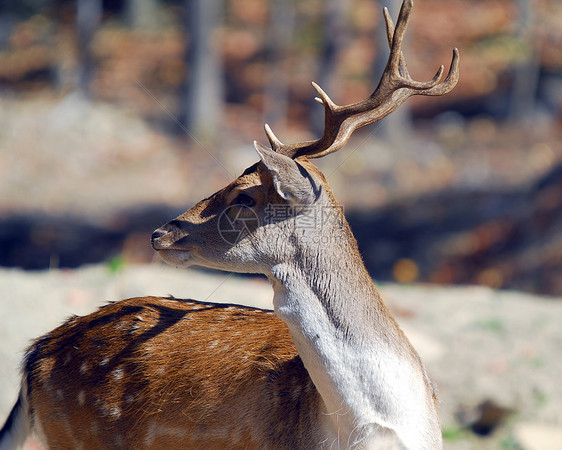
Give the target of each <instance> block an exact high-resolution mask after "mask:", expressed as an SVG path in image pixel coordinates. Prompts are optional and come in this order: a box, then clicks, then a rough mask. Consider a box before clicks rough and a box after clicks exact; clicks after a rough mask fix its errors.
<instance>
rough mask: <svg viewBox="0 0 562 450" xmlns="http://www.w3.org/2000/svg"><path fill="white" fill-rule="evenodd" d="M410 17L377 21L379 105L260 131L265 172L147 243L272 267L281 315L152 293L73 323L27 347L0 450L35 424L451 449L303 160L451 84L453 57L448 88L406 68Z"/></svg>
mask: <svg viewBox="0 0 562 450" xmlns="http://www.w3.org/2000/svg"><path fill="white" fill-rule="evenodd" d="M411 7H412V2H411V0H406V1H405V2H404V4H403V7H402V10H401V12H400V16H399V19H398V22H397V26H396V30H394V25H393V24H392V21H391V20H390V18H389V16H388V13H385V14H386V15H385V18H386V24H387V34H388V40H389V45H390V47H391V55H390V58H389V62H388V64H387V68H386V69H385V72H384V74H383V77H382V80H381V83H380V84H379V86H378V87H377V89H376V90H375V92H374V93H373V94H372V96H371V97H370V98H369V99H367V100H365V101H362V102H358V103H356V104H353V105H347V106H343V107H342V106H337V105H335V104H334V103H333V102H332V101H331V100H330V99H329V97H328V96H327V95H326V94H325V93H324V92H323V91H322V90H321V89H320V88H318V87H317V91H318V94H319V96H320V99H319V101H320V102H321V103H322V104H323V105H324V108H325V114H326V129H325V132H324V135H323V137H322V138H321V139H319V140H318V141H314V142H304V143H299V144H290V145H285V144H282V143H281V142H280V141H279V140H278V139H277V138H276V137H275V136H274V135H273V133H272V132H271V130H270V129H269V127H267V126H266V132H267V135H268V138H269V140H270V143H271V147H272V148H271V149H269V148H266V147H264V146H262V145H260V144H257V143H255V147H256V151H257V152H258V155H259V157H260V162H259V163H257V164H254V165H253V166H251V167H249V168H248V169H246V171H245V172H244V173H243V174H242V175H241V176H240V177H238V178H237V179H236V180H235V181H233V182H232V183H231V184H229V185H228V186H226V187H225V188H223V189H221V190H220V191H218V192H216V193H215V194H214V195H212V196H211V197H209V198H207V199H205V200H202V201H200V202H199V203H197V204H196V205H195V206H194V207H193V208H191V209H189V210H188V211H186V212H185V213H184V214H182V215H180V216H179V217H178V218H176V219H175V220H172V221H171V222H169V223H168V224H166V225H164V226H163V227H161V228H159V229H158V230H156V231H155V232H154V233H153V236H152V246H153V248H154V249H155V250H157V251H158V253H159V254H160V256H161V257H162V259H163V260H164V261H166V262H168V263H170V264H173V265H176V266H184V267H189V266H191V265H201V266H205V267H210V268H216V269H221V270H227V271H234V272H251V273H263V274H265V275H266V276H267V277H268V278H269V280H270V282H271V284H272V286H273V291H274V299H273V303H274V313H275V314H273V312H272V311H265V310H259V309H254V308H247V307H243V306H236V305H217V304H211V303H202V302H196V301H193V300H177V299H173V298H167V299H164V298H155V297H143V298H137V299H129V300H123V301H121V302H117V303H113V304H110V305H108V306H105V307H103V308H101V309H99V310H98V311H97V312H94V313H92V314H90V315H88V316H85V317H79V318H72V319H70V320H69V321H67V322H66V323H65V324H63V325H62V326H60V327H59V328H57V329H55V330H54V331H52V332H51V333H48V334H47V335H45V336H44V337H42V338H39V339H38V340H37V341H35V343H34V344H33V345H32V346H31V347H30V348H29V349H28V352H27V354H26V357H25V360H24V367H23V382H22V389H21V391H20V396H19V400H18V402H17V404H16V406H15V407H14V409H13V410H12V413H11V414H10V417H9V418H8V420H7V423H6V425H5V426H4V428H3V429H2V431H1V432H0V449H1V450H4V449H5V448H12V447H13V446H14V445H15V444H17V443H21V441H22V440H23V438H24V437H25V435H26V434H28V433H29V432H30V431H33V432H35V434H37V435H38V436H39V437H40V439H41V441H42V442H43V443H44V445H45V446H47V447H53V448H83V449H86V448H139V449H157V448H190V449H191V448H193V449H196V448H205V449H206V448H256V449H264V448H287V449H295V448H296V449H312V448H372V449H376V448H380V449H392V448H407V449H427V450H429V449H432V450H433V449H438V448H441V446H442V443H441V431H440V427H439V418H438V408H437V396H436V394H435V390H434V387H433V385H432V383H431V382H430V380H429V378H428V376H427V374H426V371H425V369H424V367H423V364H422V362H421V360H420V358H419V356H418V355H417V353H416V351H415V350H414V349H413V348H412V346H411V345H410V343H409V341H408V339H407V338H406V336H405V335H404V333H403V332H402V331H401V330H400V328H399V327H398V325H397V324H396V322H395V320H394V319H393V317H392V316H391V314H390V313H389V311H388V310H387V308H386V307H385V305H384V303H383V302H382V300H381V298H380V295H379V293H378V292H377V290H376V288H375V287H374V285H373V283H372V281H371V278H370V276H369V274H368V273H367V270H366V268H365V266H364V264H363V261H362V259H361V256H360V255H359V252H358V250H357V244H356V242H355V239H354V237H353V235H352V233H351V230H350V229H349V226H348V224H347V222H346V220H345V217H344V215H343V213H342V210H341V207H340V206H339V204H338V202H337V201H336V199H335V197H334V195H333V193H332V191H331V189H330V187H329V185H328V183H327V181H326V179H325V178H324V176H323V175H322V173H321V172H320V171H319V170H318V169H317V168H316V167H315V166H314V165H313V164H312V163H311V162H310V161H309V160H308V158H315V157H319V156H324V155H326V154H327V153H331V152H333V151H336V150H338V149H339V148H341V147H342V146H343V145H344V144H345V141H346V140H347V139H348V138H349V135H350V134H351V132H352V131H353V130H354V129H356V128H358V127H360V126H363V125H366V124H368V123H372V122H373V121H376V120H379V119H380V118H381V117H384V116H385V115H386V114H388V113H389V112H391V111H392V110H393V109H395V108H396V107H397V106H398V105H399V104H400V103H401V102H403V101H404V100H405V99H406V98H407V97H408V96H410V95H414V94H423V95H440V94H442V93H445V92H448V91H449V90H450V89H452V88H453V87H454V85H455V84H456V82H457V79H458V53H457V52H456V50H455V53H454V57H453V62H452V65H451V69H450V71H449V74H448V76H447V77H446V78H445V80H444V81H442V82H440V77H441V74H442V71H443V68H441V69H440V70H439V72H438V74H437V75H436V77H435V78H434V79H433V80H432V81H430V82H427V83H420V82H416V81H413V80H412V79H411V77H410V76H409V74H408V72H407V69H406V65H405V61H404V59H403V55H402V52H401V48H400V44H401V41H402V39H403V35H404V32H405V28H406V24H407V21H408V18H409V14H410V10H411ZM280 212H282V214H279V213H280ZM225 223H226V224H228V225H229V227H230V228H229V230H228V233H227V235H225V234H224V233H223V232H220V231H221V229H222V228H221V224H222V225H224V224H225Z"/></svg>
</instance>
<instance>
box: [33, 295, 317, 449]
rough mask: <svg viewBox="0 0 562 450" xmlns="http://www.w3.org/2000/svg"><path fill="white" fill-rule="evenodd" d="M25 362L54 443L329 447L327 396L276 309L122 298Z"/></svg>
mask: <svg viewBox="0 0 562 450" xmlns="http://www.w3.org/2000/svg"><path fill="white" fill-rule="evenodd" d="M25 369H26V373H27V382H28V395H29V402H30V409H31V412H32V417H33V420H34V421H35V422H36V424H39V425H40V429H42V430H43V432H44V433H45V436H44V438H45V439H46V443H47V444H48V445H49V447H51V448H61V449H62V448H78V447H80V446H81V448H92V449H99V448H151V449H156V448H180V447H181V448H192V449H195V448H205V449H209V448H280V447H281V446H282V447H283V448H297V447H298V448H311V447H314V446H317V445H318V444H319V442H318V439H319V438H318V436H317V435H316V432H315V427H314V424H317V423H318V419H317V417H315V415H316V414H318V411H319V409H320V408H319V405H318V403H319V402H320V401H321V400H320V399H319V396H318V394H317V392H316V389H315V387H314V385H313V384H312V382H311V380H310V378H309V376H308V373H307V372H306V370H305V369H304V367H303V365H302V362H301V360H300V358H299V356H298V355H297V352H296V349H295V346H294V344H293V342H292V340H291V337H290V335H289V332H288V330H287V327H286V325H285V324H284V323H283V322H282V321H281V320H280V319H278V318H277V317H275V316H274V315H273V313H272V312H271V311H266V310H261V309H256V308H249V307H243V306H235V305H223V304H213V303H202V302H196V301H192V300H179V299H174V298H157V297H142V298H136V299H129V300H123V301H120V302H117V303H112V304H109V305H107V306H105V307H102V308H100V309H99V310H98V311H96V312H94V313H92V314H90V315H88V316H85V317H73V318H71V319H69V320H68V321H67V322H66V323H65V324H63V325H61V326H60V327H58V328H56V329H55V330H53V331H52V332H50V333H48V334H47V335H45V336H43V337H41V338H39V339H37V340H36V341H35V342H34V343H33V345H32V346H31V347H30V348H29V349H28V352H27V355H26V358H25ZM295 406H297V407H295ZM249 419H251V420H249ZM47 425H48V426H47Z"/></svg>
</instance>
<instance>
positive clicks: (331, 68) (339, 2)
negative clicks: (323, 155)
mask: <svg viewBox="0 0 562 450" xmlns="http://www.w3.org/2000/svg"><path fill="white" fill-rule="evenodd" d="M325 5H326V6H325V8H324V14H325V16H324V18H323V24H324V27H323V30H322V35H323V36H322V54H321V57H320V65H319V68H318V75H317V80H316V82H317V84H318V85H319V86H320V87H321V88H322V89H324V91H326V93H327V94H328V95H329V96H330V98H331V99H332V100H334V101H335V102H336V103H337V100H336V99H337V98H338V94H339V92H338V89H337V85H336V83H334V79H335V77H336V76H337V73H338V71H337V63H338V56H339V54H340V53H341V51H342V49H343V48H344V47H345V45H346V44H347V41H348V39H349V32H348V28H347V23H346V12H347V10H348V7H349V1H348V0H325ZM318 108H319V106H318V104H317V103H316V102H314V106H313V107H312V124H313V128H314V131H315V132H316V134H321V133H322V131H323V130H324V117H323V116H322V115H321V114H318Z"/></svg>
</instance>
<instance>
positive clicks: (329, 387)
mask: <svg viewBox="0 0 562 450" xmlns="http://www.w3.org/2000/svg"><path fill="white" fill-rule="evenodd" d="M279 271H281V272H283V273H282V276H281V277H278V276H275V275H274V278H273V279H272V284H273V288H274V292H275V296H274V300H273V301H274V307H275V312H276V314H277V315H278V316H279V317H280V318H281V319H282V320H283V321H285V323H286V324H287V326H288V328H289V331H290V333H291V336H292V337H293V340H294V342H295V344H296V346H297V349H298V352H299V355H300V357H301V359H302V361H303V363H304V365H305V367H306V369H307V371H308V373H309V374H310V377H311V378H312V381H313V382H314V385H315V386H316V388H317V390H318V392H319V393H320V395H321V396H322V399H323V401H324V404H325V411H323V412H324V414H325V415H326V427H327V429H328V431H329V433H330V434H332V439H333V441H334V442H336V443H337V444H338V445H339V446H340V448H341V447H343V448H346V447H356V446H357V447H362V448H385V449H389V448H404V446H405V448H408V449H432V450H433V449H436V448H440V442H436V437H435V433H440V432H439V424H438V423H437V418H436V417H435V420H432V419H431V417H432V413H431V411H428V410H427V398H426V396H427V394H426V387H425V385H424V384H423V383H422V380H423V377H420V374H419V373H418V369H419V368H416V367H415V366H414V365H412V364H411V363H410V362H409V360H408V359H407V358H404V357H401V356H400V355H399V354H398V353H399V350H398V351H397V349H392V348H391V347H390V346H389V345H388V344H384V343H383V342H385V339H383V338H382V336H381V338H380V339H377V338H373V337H372V335H373V334H372V333H366V336H370V337H369V338H366V339H364V340H359V341H358V340H357V339H353V341H351V340H350V339H347V338H346V337H345V336H344V335H343V332H342V330H338V329H337V328H336V326H335V325H334V323H333V322H332V321H330V318H329V316H328V314H327V311H326V310H325V308H324V306H323V302H322V299H320V298H318V297H317V296H316V295H315V294H314V293H313V291H312V289H311V288H310V287H309V286H307V285H306V283H304V282H303V281H302V280H299V277H294V276H291V274H290V272H289V271H288V270H287V267H285V268H280V267H277V270H276V271H275V272H277V273H276V275H281V273H280V272H279ZM280 278H281V279H283V282H282V283H281V282H280V281H279V280H280ZM347 295H353V293H352V292H348V293H347ZM358 303H359V304H361V302H358ZM353 314H354V312H353V311H349V316H350V317H351V318H352V317H353ZM373 326H374V324H373ZM380 331H381V332H382V331H383V330H380ZM375 336H376V334H375ZM432 422H435V423H432ZM389 430H392V432H389ZM436 430H437V431H436ZM394 433H396V435H397V436H398V437H399V440H400V441H401V442H402V444H403V445H401V444H399V443H398V440H397V439H396V438H395V437H394ZM389 438H390V439H391V440H393V441H394V442H395V445H392V444H390V442H389V440H388V439H389ZM438 440H439V439H438ZM330 444H331V443H328V447H329V446H330Z"/></svg>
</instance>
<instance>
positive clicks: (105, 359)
mask: <svg viewBox="0 0 562 450" xmlns="http://www.w3.org/2000/svg"><path fill="white" fill-rule="evenodd" d="M108 362H109V358H108V357H107V356H104V357H103V358H102V360H101V361H100V366H106V365H107V363H108Z"/></svg>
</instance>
